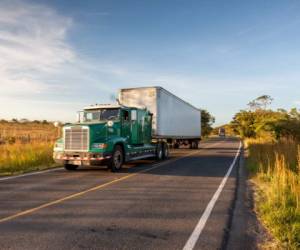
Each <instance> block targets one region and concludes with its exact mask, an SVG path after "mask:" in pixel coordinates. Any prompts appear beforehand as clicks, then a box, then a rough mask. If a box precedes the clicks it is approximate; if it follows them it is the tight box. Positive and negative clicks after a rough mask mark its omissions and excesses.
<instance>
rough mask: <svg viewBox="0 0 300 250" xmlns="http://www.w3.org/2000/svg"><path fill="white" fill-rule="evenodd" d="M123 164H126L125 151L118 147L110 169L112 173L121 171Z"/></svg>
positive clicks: (110, 163)
mask: <svg viewBox="0 0 300 250" xmlns="http://www.w3.org/2000/svg"><path fill="white" fill-rule="evenodd" d="M123 162H124V154H123V149H122V147H121V146H120V145H116V146H115V148H114V151H113V154H112V157H111V159H110V162H109V166H108V167H109V168H110V170H111V171H112V172H117V171H119V170H121V168H122V165H123Z"/></svg>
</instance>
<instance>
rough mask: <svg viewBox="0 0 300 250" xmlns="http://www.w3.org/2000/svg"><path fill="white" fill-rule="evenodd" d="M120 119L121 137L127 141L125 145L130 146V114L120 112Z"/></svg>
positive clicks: (124, 111)
mask: <svg viewBox="0 0 300 250" xmlns="http://www.w3.org/2000/svg"><path fill="white" fill-rule="evenodd" d="M121 117H122V118H121V119H122V129H121V135H122V137H124V138H126V139H127V143H128V144H131V133H130V130H131V121H130V112H129V111H128V110H122V113H121Z"/></svg>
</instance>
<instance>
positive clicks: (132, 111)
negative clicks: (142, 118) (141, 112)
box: [131, 110, 137, 121]
mask: <svg viewBox="0 0 300 250" xmlns="http://www.w3.org/2000/svg"><path fill="white" fill-rule="evenodd" d="M136 119H137V118H136V110H131V120H132V121H136Z"/></svg>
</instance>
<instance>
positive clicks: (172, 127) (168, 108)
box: [119, 87, 201, 148]
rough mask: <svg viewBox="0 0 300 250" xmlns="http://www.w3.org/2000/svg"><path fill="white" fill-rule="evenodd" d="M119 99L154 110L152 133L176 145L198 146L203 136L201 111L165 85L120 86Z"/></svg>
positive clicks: (123, 102) (157, 137)
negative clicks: (166, 88)
mask: <svg viewBox="0 0 300 250" xmlns="http://www.w3.org/2000/svg"><path fill="white" fill-rule="evenodd" d="M119 101H120V103H121V104H122V105H124V106H128V107H138V108H147V109H148V110H149V111H150V112H151V113H152V114H153V117H152V137H153V138H154V139H158V140H159V139H164V140H167V142H168V143H169V144H171V145H173V146H174V147H175V148H177V147H179V145H180V144H185V145H187V144H190V147H191V148H196V147H198V144H199V141H200V140H201V111H200V109H198V108H196V107H194V106H192V105H191V104H189V103H187V102H185V101H184V100H182V99H180V98H179V97H177V96H175V95H174V94H172V93H170V92H169V91H167V90H165V89H164V88H162V87H141V88H127V89H120V91H119Z"/></svg>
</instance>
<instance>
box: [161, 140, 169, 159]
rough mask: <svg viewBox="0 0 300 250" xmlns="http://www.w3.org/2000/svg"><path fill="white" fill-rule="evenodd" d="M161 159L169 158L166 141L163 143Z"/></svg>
mask: <svg viewBox="0 0 300 250" xmlns="http://www.w3.org/2000/svg"><path fill="white" fill-rule="evenodd" d="M162 146H163V159H168V158H169V145H168V143H163V145H162Z"/></svg>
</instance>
